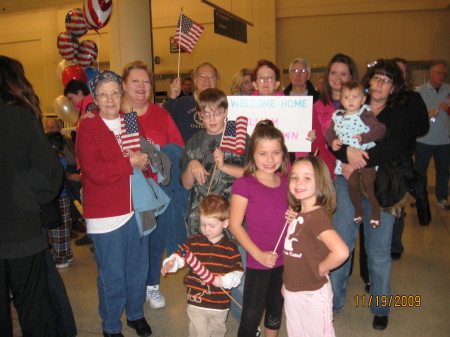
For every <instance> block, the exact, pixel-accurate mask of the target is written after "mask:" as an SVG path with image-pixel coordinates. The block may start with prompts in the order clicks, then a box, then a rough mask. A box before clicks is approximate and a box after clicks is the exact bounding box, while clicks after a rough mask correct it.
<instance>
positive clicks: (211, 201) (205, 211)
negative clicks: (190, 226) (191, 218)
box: [198, 194, 230, 221]
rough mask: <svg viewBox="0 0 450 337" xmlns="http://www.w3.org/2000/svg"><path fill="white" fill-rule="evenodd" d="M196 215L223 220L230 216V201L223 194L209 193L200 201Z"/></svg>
mask: <svg viewBox="0 0 450 337" xmlns="http://www.w3.org/2000/svg"><path fill="white" fill-rule="evenodd" d="M198 215H199V216H206V217H209V218H216V219H218V220H220V221H225V220H227V219H229V218H230V203H229V201H228V200H227V199H226V198H225V197H224V196H223V195H220V194H210V195H208V196H206V197H204V198H203V199H202V201H201V202H200V206H199V208H198Z"/></svg>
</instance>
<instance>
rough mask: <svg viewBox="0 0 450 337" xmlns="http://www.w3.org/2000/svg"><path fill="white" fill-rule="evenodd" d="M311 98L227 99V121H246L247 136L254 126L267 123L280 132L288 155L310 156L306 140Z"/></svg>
mask: <svg viewBox="0 0 450 337" xmlns="http://www.w3.org/2000/svg"><path fill="white" fill-rule="evenodd" d="M312 107H313V100H312V96H228V119H229V120H236V117H238V116H245V117H247V118H248V127H247V133H248V134H249V135H250V136H251V134H252V133H253V130H254V128H255V126H256V124H257V123H258V122H259V121H261V120H264V119H270V120H272V121H273V123H274V124H275V127H277V128H278V129H280V130H281V132H282V133H283V135H284V140H285V142H286V146H287V148H288V150H289V152H310V151H311V142H310V141H308V140H306V137H307V134H308V132H309V131H310V130H312Z"/></svg>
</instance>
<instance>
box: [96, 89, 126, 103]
mask: <svg viewBox="0 0 450 337" xmlns="http://www.w3.org/2000/svg"><path fill="white" fill-rule="evenodd" d="M121 96H122V93H121V92H120V91H114V92H112V93H110V94H108V93H106V92H101V93H99V94H98V95H97V96H96V97H95V98H97V99H99V100H101V101H107V100H108V99H112V100H116V99H119V98H120V97H121Z"/></svg>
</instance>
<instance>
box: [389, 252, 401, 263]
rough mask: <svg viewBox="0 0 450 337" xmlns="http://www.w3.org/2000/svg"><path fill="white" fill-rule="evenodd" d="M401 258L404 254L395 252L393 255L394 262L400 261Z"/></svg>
mask: <svg viewBox="0 0 450 337" xmlns="http://www.w3.org/2000/svg"><path fill="white" fill-rule="evenodd" d="M401 257H402V253H394V252H392V253H391V258H392V261H396V260H400V258H401Z"/></svg>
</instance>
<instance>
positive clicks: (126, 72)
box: [122, 60, 154, 88]
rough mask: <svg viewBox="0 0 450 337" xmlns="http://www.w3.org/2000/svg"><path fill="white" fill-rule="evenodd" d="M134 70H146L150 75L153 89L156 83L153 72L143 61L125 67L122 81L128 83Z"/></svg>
mask: <svg viewBox="0 0 450 337" xmlns="http://www.w3.org/2000/svg"><path fill="white" fill-rule="evenodd" d="M133 69H142V70H145V71H146V72H147V74H148V78H149V79H150V84H151V86H152V88H153V83H154V78H153V72H152V71H151V70H150V69H149V68H148V66H147V63H145V62H143V61H139V60H137V61H133V62H130V63H127V64H126V65H125V67H123V73H122V80H123V81H124V82H126V81H127V78H128V76H129V75H130V72H131V71H132V70H133Z"/></svg>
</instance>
